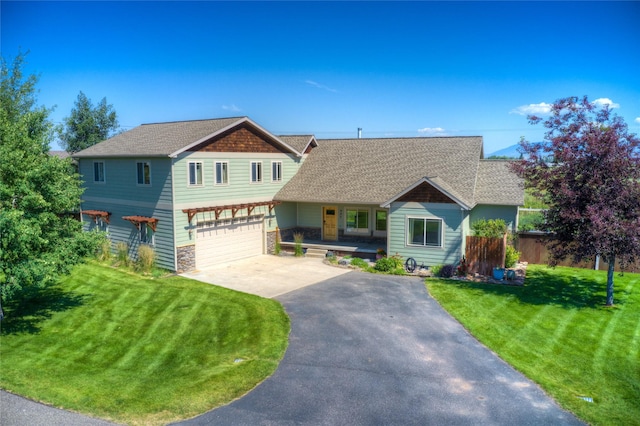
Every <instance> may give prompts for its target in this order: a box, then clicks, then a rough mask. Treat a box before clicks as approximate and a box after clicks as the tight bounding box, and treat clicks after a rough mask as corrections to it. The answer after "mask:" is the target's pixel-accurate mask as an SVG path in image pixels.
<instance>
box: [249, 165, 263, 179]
mask: <svg viewBox="0 0 640 426" xmlns="http://www.w3.org/2000/svg"><path fill="white" fill-rule="evenodd" d="M251 183H262V163H261V162H259V161H252V162H251Z"/></svg>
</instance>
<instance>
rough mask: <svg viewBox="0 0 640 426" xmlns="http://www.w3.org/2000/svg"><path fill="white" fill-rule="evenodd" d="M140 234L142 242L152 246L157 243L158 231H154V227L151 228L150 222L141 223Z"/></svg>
mask: <svg viewBox="0 0 640 426" xmlns="http://www.w3.org/2000/svg"><path fill="white" fill-rule="evenodd" d="M138 235H139V237H140V243H141V244H147V245H149V246H152V247H153V246H155V245H156V238H155V237H156V233H155V232H153V229H151V227H150V226H149V224H148V223H141V224H140V229H139V230H138Z"/></svg>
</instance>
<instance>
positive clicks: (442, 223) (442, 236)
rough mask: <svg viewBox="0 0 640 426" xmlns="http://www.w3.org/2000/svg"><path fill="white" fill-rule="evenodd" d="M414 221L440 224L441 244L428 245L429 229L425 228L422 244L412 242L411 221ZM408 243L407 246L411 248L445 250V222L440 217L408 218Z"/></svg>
mask: <svg viewBox="0 0 640 426" xmlns="http://www.w3.org/2000/svg"><path fill="white" fill-rule="evenodd" d="M412 219H414V220H422V221H424V222H425V225H426V222H427V221H431V222H438V224H439V227H440V235H439V239H440V241H439V244H438V245H436V244H428V243H427V227H426V226H424V228H423V234H422V244H416V243H414V242H413V241H411V239H410V230H411V228H410V221H411V220H412ZM405 225H406V228H405V229H406V233H405V235H406V243H407V246H411V247H423V248H433V249H443V248H444V220H443V219H442V218H440V217H433V216H407V217H406V223H405Z"/></svg>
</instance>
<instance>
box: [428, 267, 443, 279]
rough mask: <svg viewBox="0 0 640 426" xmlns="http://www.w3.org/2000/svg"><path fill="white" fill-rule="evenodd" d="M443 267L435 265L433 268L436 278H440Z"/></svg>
mask: <svg viewBox="0 0 640 426" xmlns="http://www.w3.org/2000/svg"><path fill="white" fill-rule="evenodd" d="M442 267H443V265H434V266H432V267H431V272H432V273H433V276H434V277H439V276H440V271H442Z"/></svg>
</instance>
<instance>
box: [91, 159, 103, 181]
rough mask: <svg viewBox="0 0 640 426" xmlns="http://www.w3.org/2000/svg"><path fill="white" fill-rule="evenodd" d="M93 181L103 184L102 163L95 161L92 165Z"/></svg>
mask: <svg viewBox="0 0 640 426" xmlns="http://www.w3.org/2000/svg"><path fill="white" fill-rule="evenodd" d="M93 181H94V182H99V183H104V161H95V162H94V163H93Z"/></svg>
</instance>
